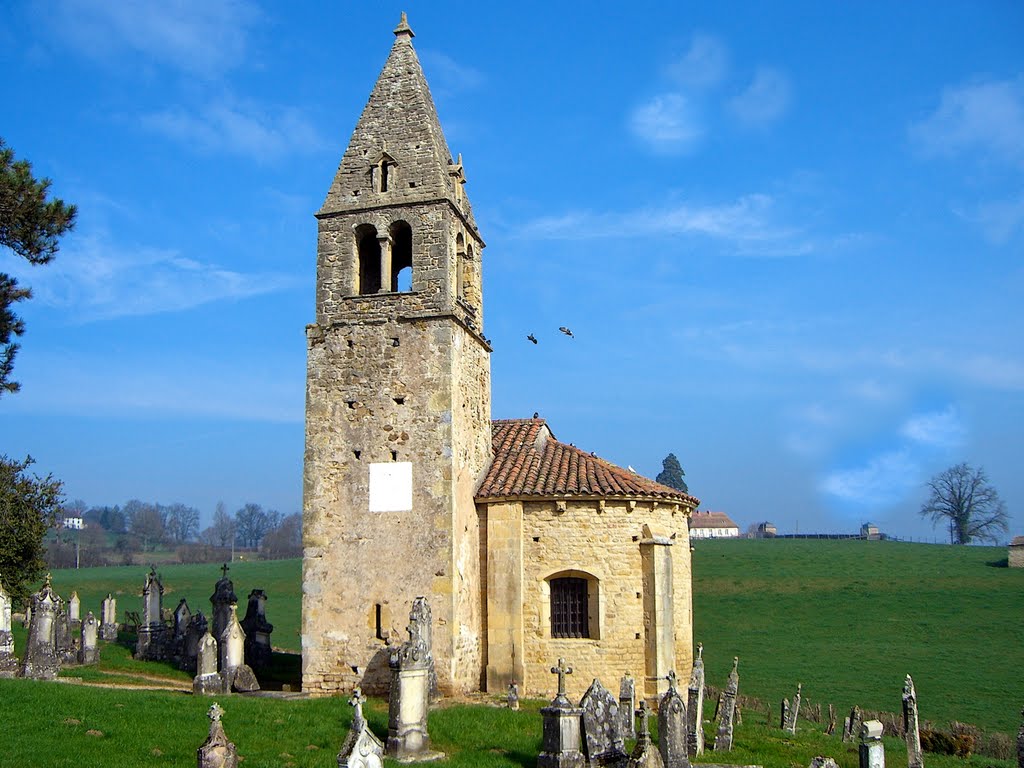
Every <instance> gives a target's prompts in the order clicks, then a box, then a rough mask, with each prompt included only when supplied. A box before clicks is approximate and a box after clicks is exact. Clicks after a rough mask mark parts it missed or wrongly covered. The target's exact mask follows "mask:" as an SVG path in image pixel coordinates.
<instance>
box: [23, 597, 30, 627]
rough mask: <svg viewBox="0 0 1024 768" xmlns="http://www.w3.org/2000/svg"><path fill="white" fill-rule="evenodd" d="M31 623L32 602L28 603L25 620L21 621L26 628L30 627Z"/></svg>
mask: <svg viewBox="0 0 1024 768" xmlns="http://www.w3.org/2000/svg"><path fill="white" fill-rule="evenodd" d="M31 624H32V604H31V602H30V603H29V605H27V606H26V607H25V620H24V621H22V622H21V626H23V627H24V628H25V629H28V628H29V626H30V625H31Z"/></svg>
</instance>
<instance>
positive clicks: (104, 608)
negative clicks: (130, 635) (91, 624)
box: [100, 592, 117, 643]
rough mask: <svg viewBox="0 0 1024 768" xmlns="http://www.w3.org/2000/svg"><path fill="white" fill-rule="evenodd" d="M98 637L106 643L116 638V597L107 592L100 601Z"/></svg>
mask: <svg viewBox="0 0 1024 768" xmlns="http://www.w3.org/2000/svg"><path fill="white" fill-rule="evenodd" d="M100 637H101V638H103V639H104V640H106V641H107V642H108V643H109V642H115V641H116V640H117V599H116V598H115V597H114V596H113V595H111V594H110V593H109V592H108V593H107V596H106V597H105V598H103V602H102V603H100Z"/></svg>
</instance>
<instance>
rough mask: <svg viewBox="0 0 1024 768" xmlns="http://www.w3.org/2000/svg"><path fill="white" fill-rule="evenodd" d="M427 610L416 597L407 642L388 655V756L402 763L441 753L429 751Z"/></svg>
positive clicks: (430, 663)
mask: <svg viewBox="0 0 1024 768" xmlns="http://www.w3.org/2000/svg"><path fill="white" fill-rule="evenodd" d="M429 617H430V607H429V606H428V605H427V601H426V598H424V597H417V598H416V599H415V600H414V601H413V608H412V612H411V613H410V614H409V626H408V627H406V631H407V632H408V633H409V639H408V640H407V641H406V642H404V643H402V645H401V646H399V647H398V649H397V650H396V651H394V652H393V653H392V654H391V658H390V659H389V660H388V665H389V666H390V667H391V692H390V696H389V701H388V740H387V745H386V752H387V754H388V756H390V757H393V758H395V759H397V760H399V761H401V762H413V761H419V760H432V759H435V758H438V757H441V755H442V753H440V752H434V751H432V750H431V749H430V734H429V733H428V731H427V705H428V704H429V700H430V672H431V670H432V669H433V667H434V657H433V655H432V654H431V652H430V624H429Z"/></svg>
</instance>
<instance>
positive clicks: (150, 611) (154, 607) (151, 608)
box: [135, 566, 167, 661]
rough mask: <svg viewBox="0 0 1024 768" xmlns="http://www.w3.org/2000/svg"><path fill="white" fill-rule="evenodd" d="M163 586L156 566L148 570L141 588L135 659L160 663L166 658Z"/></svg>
mask: <svg viewBox="0 0 1024 768" xmlns="http://www.w3.org/2000/svg"><path fill="white" fill-rule="evenodd" d="M163 595H164V585H163V582H161V581H160V577H159V576H157V573H156V566H153V567H151V568H150V569H149V573H148V574H147V575H146V583H145V584H144V585H143V587H142V619H141V621H140V622H139V634H138V639H137V640H136V643H135V658H137V659H145V660H147V661H162V660H163V659H165V658H166V657H167V654H166V650H167V648H166V646H167V625H166V624H164V618H163V607H162V606H163Z"/></svg>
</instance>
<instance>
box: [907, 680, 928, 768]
mask: <svg viewBox="0 0 1024 768" xmlns="http://www.w3.org/2000/svg"><path fill="white" fill-rule="evenodd" d="M903 723H904V725H905V726H906V728H907V734H906V738H907V768H924V754H923V753H922V752H921V732H920V731H919V730H918V727H919V726H918V716H917V692H916V691H915V690H914V681H913V679H912V678H911V677H910V675H907V679H906V680H905V681H904V683H903Z"/></svg>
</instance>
